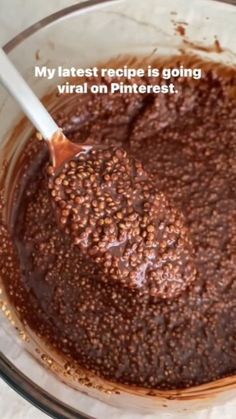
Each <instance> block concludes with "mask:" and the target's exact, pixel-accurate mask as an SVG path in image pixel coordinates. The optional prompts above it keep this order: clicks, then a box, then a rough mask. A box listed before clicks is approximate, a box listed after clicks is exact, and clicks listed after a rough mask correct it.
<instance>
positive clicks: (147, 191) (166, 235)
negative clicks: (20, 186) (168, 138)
mask: <svg viewBox="0 0 236 419" xmlns="http://www.w3.org/2000/svg"><path fill="white" fill-rule="evenodd" d="M51 173H52V172H51V171H50V170H49V174H51ZM49 188H50V191H51V196H52V199H53V203H54V207H55V208H56V213H57V218H58V222H59V225H60V226H61V227H62V228H63V229H64V231H65V232H66V233H67V234H69V235H70V236H71V237H72V239H73V241H74V243H75V244H76V245H77V246H79V248H80V250H81V251H82V252H84V253H86V254H87V255H89V256H90V257H91V258H92V259H93V260H94V261H95V263H97V264H99V266H100V267H101V268H102V272H103V273H104V275H103V278H101V279H102V280H103V281H116V282H119V283H121V284H122V285H123V286H125V287H128V288H134V289H139V290H141V291H142V292H147V293H149V294H150V295H151V296H155V297H160V298H172V297H175V296H177V295H178V294H179V293H180V292H182V291H184V290H185V289H186V287H187V286H188V285H189V284H191V282H192V281H193V280H194V278H195V274H196V272H195V267H194V264H193V260H192V246H191V242H190V240H189V237H188V231H187V229H186V227H185V226H184V223H183V220H182V217H181V215H180V214H179V212H178V211H177V210H176V209H174V208H173V207H172V206H171V205H170V203H169V202H168V200H167V199H166V198H165V196H164V195H163V193H161V192H160V191H158V190H157V188H156V187H155V186H154V182H153V180H152V177H151V176H149V175H147V173H146V172H145V171H144V169H143V167H142V165H141V163H140V162H138V161H136V160H134V159H133V158H132V157H131V156H129V155H128V154H127V152H126V151H125V150H123V149H121V148H117V147H109V148H105V149H101V147H100V148H96V147H95V148H92V149H90V150H87V151H86V152H84V153H80V154H79V155H78V156H77V157H76V159H75V160H72V161H70V162H68V163H66V164H65V165H64V166H63V168H62V169H61V171H60V173H58V174H57V175H55V176H50V180H49Z"/></svg>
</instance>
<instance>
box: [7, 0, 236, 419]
mask: <svg viewBox="0 0 236 419" xmlns="http://www.w3.org/2000/svg"><path fill="white" fill-rule="evenodd" d="M122 1H126V0H85V1H83V0H82V1H80V2H79V3H76V4H74V5H72V6H68V7H65V8H63V9H60V10H59V11H57V12H54V13H51V14H50V15H48V16H46V17H45V18H43V19H40V20H39V21H37V22H36V23H34V24H32V25H30V26H29V27H27V28H26V29H24V30H23V31H21V32H20V33H19V34H17V35H16V36H15V37H13V38H12V39H11V40H9V41H8V42H7V43H6V44H5V45H4V46H3V47H2V48H3V50H4V51H5V52H6V53H10V52H11V51H13V50H14V48H15V47H17V46H18V45H20V44H21V43H22V42H23V41H25V40H26V39H27V38H29V37H30V36H31V35H33V34H35V33H36V32H38V31H39V30H40V29H43V28H45V27H49V26H51V25H53V24H54V23H57V22H58V21H61V20H63V19H66V18H67V17H69V16H70V15H72V14H73V13H75V12H76V13H77V14H82V13H85V12H89V11H93V10H95V9H96V8H97V7H99V8H100V7H102V6H103V5H104V6H105V5H109V4H116V3H120V2H122ZM211 1H212V2H213V1H214V2H217V3H225V4H226V6H227V5H231V6H236V0H211ZM0 378H2V379H3V380H4V381H5V382H6V383H7V384H8V385H9V386H10V387H11V388H12V389H13V390H15V391H16V393H18V394H19V395H20V396H22V397H23V399H25V400H27V401H28V402H29V403H31V404H32V405H34V406H35V407H37V408H38V409H39V410H40V411H42V412H44V413H46V414H47V415H49V416H50V417H52V418H55V419H93V418H92V416H89V415H86V414H85V413H82V412H80V411H79V410H77V409H76V410H75V409H74V408H72V407H70V406H69V405H68V404H66V403H64V402H62V401H60V400H59V399H57V398H56V397H55V396H52V395H50V394H49V393H48V392H47V391H45V390H44V389H43V388H42V387H40V386H39V385H37V384H36V383H34V382H32V381H31V379H30V378H28V377H27V376H26V375H25V374H24V373H22V372H21V371H20V370H19V369H18V368H16V367H15V366H14V365H13V364H12V363H11V361H9V360H8V359H7V357H6V356H5V355H4V354H3V352H2V351H0ZM227 378H232V376H231V377H226V378H222V379H220V380H217V381H218V382H220V381H221V380H222V381H223V380H226V379H227ZM209 384H210V383H209ZM203 386H204V384H203ZM199 387H201V386H199ZM187 390H188V391H189V390H190V389H187ZM182 391H184V390H181V392H182Z"/></svg>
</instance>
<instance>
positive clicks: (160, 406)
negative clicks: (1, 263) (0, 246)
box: [0, 0, 236, 419]
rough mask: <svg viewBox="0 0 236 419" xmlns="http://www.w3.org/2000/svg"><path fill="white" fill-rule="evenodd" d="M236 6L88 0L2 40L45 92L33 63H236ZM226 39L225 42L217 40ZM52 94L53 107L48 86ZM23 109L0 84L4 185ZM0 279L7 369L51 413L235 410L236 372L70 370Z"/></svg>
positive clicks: (19, 144) (1, 365) (2, 361)
mask: <svg viewBox="0 0 236 419" xmlns="http://www.w3.org/2000/svg"><path fill="white" fill-rule="evenodd" d="M230 3H231V4H230ZM234 5H235V2H234V1H233V0H232V1H227V2H220V1H213V0H201V1H199V0H192V1H189V0H177V1H175V2H173V1H172V0H158V1H156V0H145V2H144V1H142V0H123V1H117V0H113V1H112V0H111V1H96V0H89V1H85V2H79V3H78V4H76V5H74V6H71V7H67V8H66V9H63V10H61V11H59V12H57V13H54V14H53V15H50V16H48V17H47V18H45V19H43V20H41V21H40V22H38V23H36V24H35V25H33V26H31V27H29V28H28V29H26V30H25V31H24V32H22V33H21V34H19V35H18V36H17V37H16V38H14V39H12V40H11V41H10V42H8V43H7V44H6V45H5V47H4V49H5V51H6V52H7V53H9V55H10V57H11V59H12V60H13V62H14V63H15V64H16V66H17V68H18V69H19V70H20V71H21V73H22V74H23V75H24V77H25V79H26V80H27V82H28V83H29V84H30V85H31V87H32V88H33V90H34V91H35V92H36V94H37V95H38V96H40V97H42V96H45V95H46V94H48V93H50V90H51V89H52V82H51V81H48V80H46V79H42V78H41V79H39V78H38V79H36V78H35V77H34V71H33V68H34V66H35V65H40V66H42V65H47V66H49V67H56V66H57V65H64V66H68V67H70V66H75V65H76V66H81V67H86V66H91V65H94V64H97V63H98V62H102V61H107V60H108V59H110V58H113V57H115V56H117V55H120V54H132V55H143V54H145V55H152V56H153V55H155V54H158V55H172V54H175V55H176V54H181V53H191V54H198V55H199V56H200V57H202V58H205V59H210V60H214V61H218V62H222V63H226V64H230V65H235V64H236V44H235V42H234V40H235V22H236V7H234ZM178 22H185V24H186V25H187V26H186V27H187V38H186V37H185V38H184V37H183V36H181V34H179V33H177V31H176V25H177V23H178ZM186 40H187V42H186ZM219 43H220V46H221V48H217V45H218V46H219ZM53 84H54V85H55V80H54V81H53ZM45 100H46V102H45V103H46V104H47V105H48V106H50V95H49V96H48V98H46V99H45ZM21 118H22V114H21V113H20V111H19V108H18V106H17V104H16V103H15V102H14V100H12V99H11V97H9V95H8V94H7V93H6V91H4V89H3V88H1V87H0V162H1V172H0V185H2V184H4V186H5V189H6V191H7V190H8V187H9V185H12V183H13V182H14V167H15V164H16V160H17V158H18V156H19V154H20V152H21V150H22V149H23V147H24V145H25V142H26V141H27V139H28V137H29V134H30V132H31V131H32V126H31V125H30V123H29V122H28V121H27V120H24V122H23V123H21V124H20V125H17V123H18V122H19V120H20V119H21ZM6 169H7V170H6ZM8 195H9V194H7V193H6V197H5V198H6V208H5V212H6V216H7V206H8V204H9V202H10V196H8ZM1 280H2V279H1V278H0V308H1V310H0V311H1V313H0V324H1V326H0V351H1V353H0V370H1V371H0V372H1V375H2V377H3V379H5V380H6V382H8V383H9V385H11V386H12V387H13V388H14V389H15V390H16V391H17V392H19V393H20V394H21V395H22V396H23V397H25V398H26V399H28V400H29V401H30V402H31V403H33V404H35V405H36V406H38V407H39V408H41V409H42V410H43V411H45V412H47V413H48V414H49V415H51V416H53V417H57V418H86V417H96V418H104V417H106V415H108V416H109V417H112V418H116V417H117V418H130V417H132V419H133V418H134V419H135V418H137V419H138V418H143V417H148V418H152V417H157V416H158V417H160V415H163V417H164V416H165V415H167V416H168V417H170V415H171V414H172V415H173V416H174V417H178V416H179V417H181V418H183V417H184V416H186V417H188V415H189V413H190V412H191V414H192V415H193V414H194V412H196V415H198V411H199V409H206V408H211V409H212V410H211V412H215V415H216V416H214V417H217V418H218V417H219V418H221V417H222V416H223V415H225V413H226V412H231V413H229V415H230V414H232V415H233V413H232V412H233V408H235V405H236V399H235V390H236V376H232V377H228V378H225V379H221V380H218V381H215V382H212V383H209V384H205V385H202V386H198V387H194V388H190V389H187V390H178V391H152V392H149V393H148V391H147V390H145V389H141V388H135V387H132V388H131V387H126V386H122V385H118V384H114V383H111V382H107V381H105V380H102V379H98V378H97V377H94V376H92V375H91V376H90V377H89V381H86V380H85V379H84V377H85V372H84V371H82V370H80V371H67V370H66V368H65V367H64V365H63V364H62V363H61V360H60V359H57V358H56V356H55V357H53V359H52V356H51V354H50V355H49V351H48V348H47V347H44V346H43V345H42V343H41V342H38V341H37V337H36V336H35V335H34V334H33V332H32V331H31V330H29V329H28V328H27V326H23V325H22V324H20V322H19V320H18V318H17V316H16V314H15V312H14V308H13V307H11V306H10V303H9V301H8V299H7V296H6V294H5V292H4V287H3V286H2V284H1ZM214 409H216V410H214ZM146 415H147V416H146ZM191 417H192V416H191ZM230 417H232V416H230Z"/></svg>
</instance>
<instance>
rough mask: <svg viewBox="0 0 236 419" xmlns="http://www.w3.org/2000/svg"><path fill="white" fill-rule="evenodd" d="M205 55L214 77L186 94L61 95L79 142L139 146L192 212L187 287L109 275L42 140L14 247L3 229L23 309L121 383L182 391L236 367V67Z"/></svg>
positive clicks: (33, 146) (26, 181)
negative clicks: (56, 178) (152, 286)
mask: <svg viewBox="0 0 236 419" xmlns="http://www.w3.org/2000/svg"><path fill="white" fill-rule="evenodd" d="M191 60H192V59H189V60H188V65H189V63H191ZM181 63H183V62H181ZM200 64H201V67H202V68H203V70H204V76H203V79H202V80H189V79H183V80H179V81H178V82H177V83H176V82H175V84H176V86H177V87H178V91H179V93H178V94H174V95H165V94H159V95H152V94H147V95H142V94H131V95H122V94H114V95H92V94H91V95H86V96H80V95H77V96H70V97H63V96H60V97H58V98H57V109H56V110H55V112H54V116H55V118H56V120H57V122H58V123H59V125H60V126H61V127H63V129H64V132H65V134H66V135H67V136H68V137H69V138H71V139H73V141H78V142H79V141H80V142H81V141H83V142H87V143H88V144H91V143H104V144H114V145H116V146H122V147H123V148H124V149H126V150H128V151H129V153H131V155H133V156H134V157H135V158H137V159H138V160H139V161H141V162H142V165H143V166H144V168H145V170H146V171H147V173H149V174H150V175H152V176H154V182H155V186H156V187H157V189H158V190H160V191H162V192H163V193H164V194H165V195H166V196H167V197H168V199H169V200H170V202H171V203H172V205H173V206H174V207H175V208H176V210H178V211H180V212H182V213H183V215H184V218H185V224H186V225H187V227H188V229H189V234H190V237H191V242H192V246H193V249H194V263H195V266H196V271H197V274H196V278H195V280H194V281H193V282H192V283H191V284H189V286H188V287H187V288H186V289H185V290H183V291H182V292H181V293H180V294H179V295H178V296H177V297H175V298H167V299H165V300H163V299H160V298H158V296H153V295H150V294H145V293H141V292H139V290H138V289H135V290H134V289H127V288H124V287H122V286H121V285H120V284H119V283H116V282H114V281H111V282H109V281H106V282H104V281H101V275H102V273H101V272H99V267H98V266H96V265H94V264H93V263H91V260H90V259H89V257H87V256H86V255H85V254H84V252H83V253H81V251H80V249H79V247H78V246H76V244H75V243H74V241H73V239H72V238H71V237H70V235H67V234H65V233H64V232H63V230H61V229H60V228H59V227H58V224H57V222H56V219H55V211H54V210H53V208H52V202H51V196H50V190H49V188H48V174H47V170H48V159H49V155H48V150H47V146H46V145H45V144H44V143H43V142H36V140H35V138H33V139H32V140H30V142H29V144H28V146H27V147H26V150H25V156H27V163H24V167H22V168H21V170H23V173H24V176H22V177H21V193H19V191H18V198H17V201H18V202H17V204H15V209H14V217H13V218H14V220H13V221H14V227H13V228H12V230H11V237H12V240H13V243H14V248H13V247H12V245H11V242H10V240H9V239H8V238H7V234H6V231H5V229H4V228H3V227H2V228H1V231H0V234H1V238H2V245H1V250H0V253H1V258H0V273H1V276H3V277H4V278H5V286H6V289H7V291H8V293H9V295H10V298H11V300H12V302H13V303H14V305H15V307H16V309H17V311H18V313H19V315H20V316H21V319H22V320H23V321H25V322H27V323H28V324H29V325H30V327H32V328H33V330H35V331H36V332H37V333H38V334H39V336H41V337H42V338H43V339H44V340H46V341H47V342H48V343H49V344H51V345H52V346H53V347H54V348H55V349H56V350H57V351H58V352H59V353H60V354H63V356H65V357H66V358H67V359H73V360H75V361H77V362H78V364H79V365H82V366H84V367H86V368H88V369H89V370H91V371H94V372H95V373H96V374H98V375H101V376H102V377H106V378H108V379H111V380H113V381H118V382H121V383H126V384H136V385H138V386H143V387H146V388H162V389H170V388H184V387H190V386H193V385H198V384H201V383H204V382H209V381H212V380H216V379H218V378H221V377H224V376H228V375H232V374H235V373H236V106H235V104H236V102H235V96H236V95H235V81H236V73H235V70H233V69H231V70H229V69H227V68H223V67H220V66H218V65H214V64H207V63H200ZM169 65H172V66H176V62H175V61H174V60H171V61H170V62H169ZM198 66H199V63H198ZM105 81H106V82H107V83H110V80H109V79H105ZM103 82H104V80H103ZM136 82H137V80H136ZM139 82H140V81H139ZM155 82H157V80H155ZM142 83H144V80H143V79H142ZM149 83H150V80H149ZM65 103H66V105H65ZM36 153H38V156H37V158H36ZM25 161H26V159H25Z"/></svg>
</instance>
